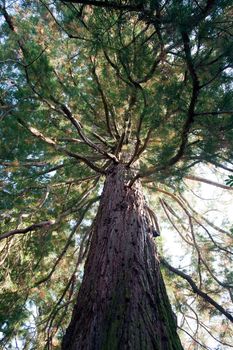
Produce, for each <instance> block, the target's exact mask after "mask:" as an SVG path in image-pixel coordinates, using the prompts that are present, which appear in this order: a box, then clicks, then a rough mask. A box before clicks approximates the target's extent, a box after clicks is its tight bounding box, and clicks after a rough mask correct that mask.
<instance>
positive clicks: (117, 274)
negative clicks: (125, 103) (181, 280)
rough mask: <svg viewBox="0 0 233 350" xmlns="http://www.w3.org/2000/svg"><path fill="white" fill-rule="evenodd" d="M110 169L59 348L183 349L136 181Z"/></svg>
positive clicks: (120, 170) (117, 169)
mask: <svg viewBox="0 0 233 350" xmlns="http://www.w3.org/2000/svg"><path fill="white" fill-rule="evenodd" d="M128 180H129V171H127V170H126V169H125V167H124V166H123V165H116V166H114V167H113V168H112V170H111V171H110V173H109V175H108V177H107V179H106V182H105V186H104V190H103V194H102V198H101V202H100V206H99V210H98V213H97V216H96V219H95V224H94V228H93V235H92V241H91V246H90V250H89V255H88V258H87V262H86V265H85V271H84V278H83V282H82V286H81V288H80V291H79V294H78V299H77V303H76V305H75V307H74V311H73V316H72V320H71V323H70V325H69V327H68V329H67V332H66V334H65V336H64V339H63V343H62V349H63V350H126V349H127V350H129V349H132V350H152V349H156V350H181V349H183V348H182V345H181V343H180V340H179V337H178V335H177V333H176V324H175V320H174V317H173V313H172V310H171V306H170V303H169V300H168V297H167V293H166V289H165V286H164V283H163V279H162V276H161V273H160V269H159V262H158V259H157V253H156V249H155V244H154V242H153V238H152V234H151V233H152V231H153V230H152V227H151V219H150V217H149V213H148V210H147V209H146V208H147V206H146V203H145V199H144V196H143V193H142V188H141V184H140V182H139V181H137V182H136V183H134V185H133V186H132V187H131V188H129V187H127V182H128Z"/></svg>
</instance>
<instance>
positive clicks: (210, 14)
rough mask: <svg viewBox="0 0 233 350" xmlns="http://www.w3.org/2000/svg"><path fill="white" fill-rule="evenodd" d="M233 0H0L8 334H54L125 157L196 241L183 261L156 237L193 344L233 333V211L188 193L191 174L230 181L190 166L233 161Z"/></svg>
mask: <svg viewBox="0 0 233 350" xmlns="http://www.w3.org/2000/svg"><path fill="white" fill-rule="evenodd" d="M230 3H231V2H230V1H227V0H224V1H221V2H217V1H216V2H215V1H209V0H205V1H203V0H199V1H170V0H167V1H143V2H140V1H128V2H127V1H112V2H111V1H108V2H105V1H47V0H43V1H42V0H34V1H26V0H25V1H20V0H19V1H13V2H12V1H4V0H1V1H0V15H1V17H0V26H1V34H0V43H1V47H0V123H1V128H0V139H1V148H0V170H1V172H0V187H1V193H2V195H1V198H0V217H1V220H0V232H1V235H0V251H1V253H0V254H1V256H0V259H1V261H0V264H1V269H0V275H1V277H0V278H1V304H0V339H1V340H0V341H1V343H2V345H1V346H2V348H3V349H10V348H17V342H18V346H19V348H24V349H45V348H46V349H56V348H57V349H58V348H59V346H60V345H59V344H60V340H61V337H62V335H63V334H64V331H65V328H66V326H67V324H68V322H69V318H70V313H71V311H72V306H73V302H74V300H75V296H76V294H77V290H78V287H79V285H80V281H81V277H82V269H83V262H84V260H85V256H86V254H87V250H88V243H89V240H90V234H89V233H90V227H91V225H92V221H93V218H94V216H95V212H96V208H97V205H98V201H99V198H100V195H101V190H102V187H103V182H104V177H105V174H106V170H107V169H108V167H109V165H110V164H112V163H113V162H115V163H116V162H119V161H121V162H124V163H125V164H127V166H129V167H132V168H134V169H135V172H136V176H135V178H141V180H142V182H143V184H144V187H145V191H147V193H148V195H150V198H151V206H152V205H154V207H153V208H152V209H153V211H154V212H155V213H156V220H158V221H159V218H161V219H162V220H163V221H164V220H166V219H167V220H168V222H170V225H173V228H174V229H175V230H176V231H177V232H178V233H179V235H180V240H182V241H183V243H182V249H183V251H184V254H186V255H188V256H189V258H188V264H186V263H185V264H184V265H185V266H184V265H182V261H181V262H180V263H179V269H177V268H176V266H175V265H177V264H176V262H174V261H173V264H174V266H172V257H169V256H167V255H166V253H165V252H163V238H159V240H160V241H159V243H158V244H159V246H160V253H161V263H162V266H163V267H164V269H163V270H164V275H165V277H166V280H167V287H168V289H169V291H170V294H171V300H172V302H173V306H174V310H175V313H177V315H178V326H179V327H180V332H181V335H182V334H183V342H184V344H185V346H186V347H185V349H194V345H193V344H194V343H195V342H197V344H199V346H200V347H202V348H204V349H210V348H211V346H212V345H210V344H212V343H209V340H208V338H209V337H211V336H212V337H213V339H214V340H213V341H214V347H215V348H216V349H228V348H229V349H230V348H231V347H232V335H233V334H232V328H231V322H232V321H233V316H232V308H231V306H230V302H231V301H232V295H233V294H232V293H233V289H232V288H233V274H232V271H231V270H230V267H232V254H233V252H232V244H233V235H232V232H231V231H230V225H229V223H228V222H226V225H225V227H217V225H216V224H215V223H214V222H210V221H209V220H208V218H207V217H204V216H201V215H200V214H198V213H197V212H196V211H195V210H194V208H193V206H192V205H191V204H189V203H188V201H187V198H185V197H184V194H183V193H182V191H183V190H184V185H183V183H182V180H183V179H189V180H193V181H196V180H198V181H202V182H203V181H204V182H207V183H210V184H212V185H217V186H220V187H222V188H223V189H224V190H227V189H228V186H227V185H231V184H232V175H231V176H230V177H229V180H228V182H227V183H226V185H220V184H215V183H213V181H208V180H205V179H203V178H200V177H198V176H196V174H195V172H194V169H197V166H198V165H199V164H201V165H203V164H205V165H207V166H209V167H211V166H214V167H216V168H220V169H224V170H225V171H226V172H228V173H229V174H230V173H232V171H233V166H232V163H233V153H232V151H233V116H232V111H233V105H232V104H233V99H232V97H233V96H232V90H231V87H232V80H231V79H232V53H233V42H232V8H231V7H230ZM95 5H97V6H95ZM125 154H127V157H125ZM134 180H135V179H133V180H131V184H132V181H134ZM222 182H224V180H223V181H222ZM131 184H130V183H129V185H131ZM159 213H160V214H159ZM156 224H157V225H158V229H159V222H157V221H156ZM167 229H168V228H167ZM170 230H171V228H170ZM186 262H187V261H186ZM190 324H191V325H190ZM216 325H217V326H216ZM189 346H190V347H189ZM212 348H213V347H212Z"/></svg>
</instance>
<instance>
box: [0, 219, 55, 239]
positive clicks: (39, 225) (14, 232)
mask: <svg viewBox="0 0 233 350" xmlns="http://www.w3.org/2000/svg"><path fill="white" fill-rule="evenodd" d="M52 224H53V222H52V221H42V222H39V223H37V224H33V225H30V226H28V227H25V228H19V229H16V230H11V231H9V232H5V233H3V234H2V235H0V241H1V240H2V239H5V238H9V237H11V236H14V235H18V234H22V233H27V232H30V231H35V230H38V229H40V228H48V227H50V226H51V225H52Z"/></svg>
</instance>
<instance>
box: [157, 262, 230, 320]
mask: <svg viewBox="0 0 233 350" xmlns="http://www.w3.org/2000/svg"><path fill="white" fill-rule="evenodd" d="M160 262H161V263H162V265H164V266H165V267H166V268H167V269H168V270H170V271H171V272H173V273H175V274H176V275H178V276H180V277H182V278H183V279H185V280H186V281H187V282H188V283H189V285H190V286H191V288H192V290H193V292H194V293H196V294H198V295H199V296H200V297H202V298H203V299H204V300H205V301H207V302H208V303H210V304H211V305H213V306H214V307H215V308H216V309H217V310H218V311H219V312H221V313H222V314H223V315H225V316H226V317H227V318H228V320H230V321H231V322H233V316H232V315H231V314H230V313H229V312H227V311H226V310H225V309H224V308H223V307H222V306H221V305H219V304H218V303H217V302H216V301H215V300H214V299H212V298H211V297H210V296H209V295H208V294H206V293H204V292H203V291H201V290H200V289H199V288H198V287H197V285H196V283H195V282H194V281H193V280H192V278H191V277H190V276H188V275H186V274H185V273H184V272H182V271H180V270H178V269H176V268H175V267H173V266H171V265H170V264H169V263H168V262H167V261H166V260H165V259H164V258H160Z"/></svg>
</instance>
